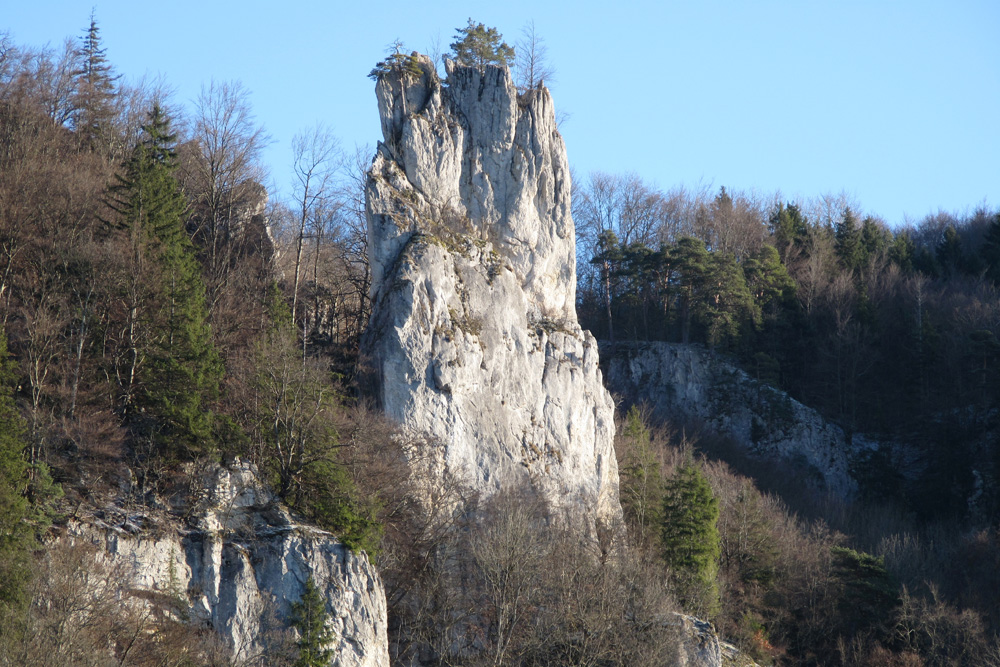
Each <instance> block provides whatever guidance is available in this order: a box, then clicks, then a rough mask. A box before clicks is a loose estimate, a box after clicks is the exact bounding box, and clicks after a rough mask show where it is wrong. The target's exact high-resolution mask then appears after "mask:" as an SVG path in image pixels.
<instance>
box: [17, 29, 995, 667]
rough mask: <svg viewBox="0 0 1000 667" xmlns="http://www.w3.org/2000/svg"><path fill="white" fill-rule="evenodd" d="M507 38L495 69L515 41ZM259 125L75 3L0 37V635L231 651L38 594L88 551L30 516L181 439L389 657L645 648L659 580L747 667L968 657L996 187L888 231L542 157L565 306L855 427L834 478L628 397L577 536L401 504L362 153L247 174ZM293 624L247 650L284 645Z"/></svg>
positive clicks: (658, 644)
mask: <svg viewBox="0 0 1000 667" xmlns="http://www.w3.org/2000/svg"><path fill="white" fill-rule="evenodd" d="M463 34H464V36H465V37H466V38H477V39H483V40H486V41H487V42H489V40H494V41H495V40H498V39H499V36H498V35H496V34H495V31H493V32H489V31H486V30H485V28H484V27H483V26H482V25H481V24H480V25H478V26H477V25H475V24H473V23H472V22H471V21H470V23H469V26H468V27H467V28H463V29H462V30H460V31H459V35H460V36H462V35H463ZM456 44H457V45H458V47H463V45H464V46H470V45H471V46H475V42H474V41H473V42H471V43H470V42H467V41H465V40H460V41H459V42H457V43H456ZM502 46H503V47H506V48H507V49H509V51H502V55H503V60H504V61H506V60H507V59H512V58H514V49H512V48H510V47H507V45H506V44H503V45H502ZM452 47H453V48H454V49H455V54H454V56H455V57H456V58H459V59H460V60H461V59H462V58H463V57H467V58H471V57H472V56H470V55H468V54H464V55H463V51H462V48H456V45H452ZM527 47H530V49H522V52H523V51H524V50H530V52H531V53H532V54H534V55H538V56H540V54H542V53H543V51H542V49H541V48H540V47H541V42H540V40H539V39H538V38H537V37H536V36H534V34H533V33H532V34H531V35H530V39H529V40H528V42H527ZM519 48H521V45H519ZM401 54H402V51H401V49H400V48H399V47H397V49H396V51H395V53H394V54H391V55H390V57H389V58H388V59H387V60H386V61H385V63H380V66H382V72H381V73H382V74H385V73H392V72H393V71H394V70H393V67H394V65H399V66H406V65H407V63H408V62H409V61H407V59H406V58H405V56H401ZM494 55H495V53H494ZM470 64H478V63H470ZM512 64H514V63H513V61H512ZM517 65H518V81H519V82H521V83H522V84H523V86H524V87H526V88H530V87H531V86H534V85H535V82H536V81H540V80H541V79H542V73H545V74H548V73H549V71H550V70H549V68H548V65H547V63H544V62H543V61H542V60H541V59H540V58H535V57H532V58H529V59H528V60H527V61H526V62H521V61H518V63H517ZM363 74H364V73H359V75H363ZM373 75H374V77H375V78H377V77H378V76H379V75H380V70H379V68H378V67H377V68H376V70H375V71H374V72H373ZM373 113H374V112H373ZM265 141H266V132H265V129H264V127H263V125H261V124H260V123H258V121H257V120H256V118H255V117H254V114H253V110H252V108H251V106H250V104H249V101H248V91H247V90H245V89H244V88H242V87H241V86H240V85H238V84H232V83H219V82H213V83H211V84H207V85H206V86H205V87H204V88H203V89H202V93H201V95H200V96H199V97H198V99H197V100H195V102H194V104H193V106H192V108H191V110H190V111H189V112H188V113H187V114H185V113H182V111H181V108H180V107H179V106H178V105H176V104H175V103H174V102H173V101H172V100H171V98H170V95H169V94H168V89H167V88H166V86H165V85H163V84H158V83H150V82H148V81H138V82H131V81H126V80H124V79H123V78H122V77H120V76H119V75H118V74H117V73H116V71H115V68H114V65H113V61H112V60H111V59H110V58H109V57H108V54H106V51H105V49H104V48H103V46H102V43H101V36H100V29H99V25H98V23H97V22H96V21H94V20H92V21H91V23H90V25H89V26H88V27H87V29H86V30H84V31H83V33H82V35H81V36H79V37H77V38H73V39H70V40H68V41H67V42H66V44H65V47H64V48H62V49H36V48H31V47H29V46H24V45H19V44H16V43H14V42H13V40H12V39H10V38H9V37H7V36H5V35H3V34H0V325H2V329H3V336H2V337H0V664H22V665H28V664H30V665H48V664H60V665H104V664H137V665H165V664H205V665H209V664H211V665H222V664H248V663H237V662H236V661H235V660H234V659H232V658H231V657H226V656H225V655H224V651H222V650H221V649H219V647H217V646H215V645H214V644H213V643H212V638H211V637H207V636H205V633H204V632H202V631H201V630H200V629H197V628H194V629H192V628H189V627H188V626H186V625H185V624H184V623H183V619H182V618H181V616H180V615H166V616H163V617H161V618H157V619H155V620H149V619H137V618H133V617H130V616H128V613H127V611H126V609H125V608H124V607H122V606H120V605H118V604H117V603H116V602H115V599H114V598H113V596H112V597H108V596H107V595H104V597H102V596H101V595H96V594H95V596H93V597H89V598H88V597H86V596H85V595H82V594H81V595H80V596H79V597H72V596H69V597H70V598H72V600H76V601H77V603H78V606H77V607H74V608H69V605H66V606H64V605H61V604H59V603H58V601H59V600H62V599H67V591H70V590H74V589H79V588H80V587H79V585H78V583H79V582H81V581H92V580H93V579H92V577H97V576H105V575H102V574H101V572H102V571H101V570H100V567H99V566H98V565H97V564H96V561H95V560H94V559H93V555H92V554H90V555H88V554H86V553H77V554H71V553H68V552H66V551H65V550H62V551H60V550H59V549H56V548H54V547H53V548H49V547H51V545H53V544H55V542H53V538H54V537H55V536H57V535H58V534H59V532H60V527H61V526H63V525H65V523H66V522H67V521H70V520H73V519H75V518H76V517H77V516H78V515H79V514H80V513H81V512H85V511H88V510H87V508H95V507H102V506H105V505H107V504H109V503H112V502H114V503H119V504H125V505H128V506H134V507H145V508H149V509H150V510H156V509H163V507H164V503H163V499H164V498H168V497H171V496H172V495H176V494H180V493H183V492H184V490H185V489H186V486H185V485H186V483H187V481H186V479H185V474H184V471H185V470H186V469H187V468H185V466H189V465H191V464H192V462H194V463H195V464H197V463H198V462H204V461H230V460H232V459H234V458H236V457H240V458H242V459H244V460H248V461H250V462H252V463H253V464H255V465H256V466H257V467H258V469H259V470H260V471H261V473H262V475H263V476H264V477H265V478H266V479H267V481H268V483H269V484H270V485H271V486H272V487H273V488H274V489H275V491H276V492H277V493H278V494H279V496H280V497H281V498H282V499H283V500H284V501H285V502H286V503H287V504H288V505H289V506H290V507H291V508H293V509H294V510H295V511H296V512H297V513H299V514H300V515H302V516H304V517H306V518H307V519H308V520H310V521H312V522H314V523H316V524H318V525H320V526H322V527H324V528H327V529H329V530H331V531H333V532H335V533H336V534H337V535H338V536H340V538H341V539H342V541H344V543H345V544H347V545H348V546H350V547H351V548H352V549H356V550H361V549H363V550H365V551H366V552H367V553H368V554H369V556H370V557H371V558H372V559H373V560H374V561H375V562H376V564H377V565H378V567H379V569H380V572H381V573H382V576H383V577H384V578H385V580H386V582H387V585H386V588H387V591H388V596H389V609H390V631H391V632H392V633H393V647H394V648H393V650H394V652H395V655H396V656H397V657H398V658H399V660H400V662H403V661H405V660H407V659H411V658H413V657H415V656H416V657H419V658H420V659H421V660H424V661H425V662H428V663H434V664H459V663H461V664H466V665H471V664H487V663H489V664H524V665H529V664H574V665H576V664H579V665H583V664H593V665H611V664H633V665H635V664H649V665H653V664H664V660H665V658H664V656H666V655H668V654H669V651H668V649H669V646H668V645H669V643H670V642H671V641H672V636H671V635H670V633H669V632H667V631H665V630H663V628H662V624H661V625H651V624H649V623H645V622H640V620H641V619H650V618H660V617H661V616H662V614H665V613H667V612H668V611H672V610H679V609H683V610H685V611H688V612H691V613H696V614H699V615H701V616H703V617H707V618H709V619H710V620H712V621H713V622H714V623H715V624H716V625H717V627H718V628H719V630H720V632H721V633H722V634H723V635H724V636H726V637H727V638H729V639H730V640H731V641H733V642H735V643H737V644H738V645H739V647H740V648H741V649H742V650H744V651H745V652H746V653H747V654H749V655H750V656H752V657H753V658H754V659H755V660H757V661H758V662H759V663H761V664H817V665H819V664H822V665H888V664H895V665H913V666H916V665H968V664H980V665H988V664H1000V644H998V642H997V639H996V636H997V633H998V632H1000V612H998V609H997V607H996V602H995V592H996V591H998V590H1000V579H998V576H1000V575H998V574H997V573H998V572H1000V561H998V558H1000V556H998V554H1000V532H998V529H997V522H998V520H1000V486H998V481H1000V449H998V447H997V446H996V440H995V438H996V432H997V415H998V412H997V402H998V400H1000V382H998V381H997V379H996V378H995V377H994V375H997V373H996V370H997V368H998V364H1000V342H998V340H997V335H998V333H1000V300H998V293H997V284H998V283H1000V213H998V212H997V211H992V210H987V209H985V208H981V209H977V210H976V211H975V212H974V213H972V214H968V215H959V216H952V215H949V214H946V213H941V214H938V215H936V216H931V217H928V218H927V219H925V220H923V221H921V222H919V223H918V224H915V225H913V226H912V227H906V228H895V229H891V228H889V227H888V226H887V225H886V224H885V223H884V222H883V221H882V220H880V219H879V218H877V217H876V216H873V215H864V214H863V213H861V206H860V205H859V204H858V203H856V202H852V201H849V200H848V199H847V198H845V197H818V198H817V199H815V200H809V201H802V202H785V201H783V200H781V199H780V198H779V197H777V196H774V197H762V196H751V195H746V194H742V193H737V192H730V191H727V190H726V189H725V188H722V189H720V190H719V191H718V192H717V193H715V192H711V193H709V192H704V191H701V192H691V191H687V190H684V189H677V190H673V191H668V192H663V191H660V190H658V189H657V188H655V187H653V186H650V185H648V184H646V183H644V182H643V181H642V179H641V178H640V177H639V176H636V175H608V174H600V173H595V174H591V175H589V176H588V177H586V178H581V179H578V180H579V181H580V182H578V183H575V184H574V188H575V190H574V202H573V214H574V218H575V221H576V224H577V235H578V250H577V256H578V263H577V272H578V311H579V315H580V318H581V321H582V324H583V326H584V327H585V328H590V329H591V330H593V331H594V333H595V335H597V337H598V338H601V339H605V340H607V341H608V346H609V348H611V347H613V346H615V345H627V344H629V343H630V342H635V341H646V340H668V341H677V342H683V343H691V344H701V345H704V346H706V347H707V348H710V349H712V350H713V351H714V353H716V354H725V355H730V356H732V357H733V358H734V359H736V360H738V361H739V362H740V363H742V364H743V366H744V367H745V368H747V370H748V372H750V373H751V374H752V375H754V376H755V377H757V378H758V379H759V380H761V381H764V382H768V383H771V384H773V385H774V386H776V387H780V388H781V389H784V390H786V391H788V392H789V393H790V394H791V395H792V396H794V397H796V398H798V399H799V400H801V401H802V402H804V403H806V404H808V405H811V406H814V407H816V408H817V409H819V410H821V411H822V412H823V413H824V415H826V416H827V417H828V418H829V419H831V420H833V421H835V422H836V423H838V424H839V425H841V426H842V427H843V428H844V429H846V430H847V431H848V432H859V433H860V432H863V433H866V434H868V435H869V436H871V437H875V438H877V439H879V440H881V441H883V442H885V443H886V446H885V447H884V448H883V449H882V450H880V451H879V452H878V454H877V455H873V456H872V459H871V460H870V461H868V462H866V463H865V465H863V466H859V469H858V470H856V471H854V472H855V475H856V477H857V478H858V480H859V482H860V486H861V492H860V495H861V497H860V498H859V499H858V500H857V501H856V502H855V503H853V504H852V505H849V506H847V505H844V504H842V503H838V502H834V501H830V500H829V499H825V498H817V497H814V496H813V495H811V494H810V493H809V492H808V491H807V490H804V489H801V488H796V487H794V486H793V485H792V484H791V483H789V482H788V480H787V479H785V480H783V479H782V474H781V471H780V470H778V471H774V470H770V471H767V470H762V469H761V468H760V466H756V467H755V463H754V462H753V461H751V460H749V459H746V457H742V456H740V454H739V453H738V452H735V451H733V448H732V446H731V444H730V443H726V442H724V441H721V440H720V439H719V438H717V437H715V436H713V435H712V434H710V433H699V432H698V431H697V429H696V428H695V427H694V426H693V425H682V424H669V423H665V422H664V421H663V420H662V419H658V418H656V417H655V416H653V415H648V414H644V413H643V411H642V410H641V408H639V407H635V408H634V409H632V410H630V411H624V413H623V414H622V415H621V425H620V427H619V436H618V439H617V442H616V448H617V454H618V458H619V462H620V469H621V475H622V491H621V496H622V504H623V508H624V510H625V515H626V519H627V522H628V526H627V530H626V536H625V537H624V538H622V539H612V537H610V536H607V535H604V536H601V540H600V545H599V547H596V548H594V549H590V550H588V549H587V548H583V547H581V545H580V544H579V542H578V540H576V538H574V537H573V536H572V535H569V534H563V533H562V532H560V531H559V530H556V529H555V528H552V527H551V526H550V527H548V528H541V527H540V526H545V525H546V524H545V522H544V521H540V520H536V519H537V518H538V517H539V516H540V515H542V514H544V508H539V507H537V506H536V505H535V504H533V503H532V501H531V499H530V498H520V497H519V498H506V497H503V496H501V497H498V498H494V499H491V500H490V501H489V502H488V503H484V504H482V505H481V506H477V505H476V502H477V501H476V499H475V498H474V497H471V496H467V495H466V494H465V491H464V490H462V489H459V488H447V489H441V491H440V493H441V494H442V495H449V496H451V497H460V498H461V502H462V503H464V504H465V506H466V507H468V508H470V509H469V512H467V513H465V514H463V515H460V516H454V515H449V516H426V515H425V514H424V513H422V509H421V506H420V505H419V504H417V503H414V502H413V501H412V498H411V494H410V488H411V487H410V485H412V484H414V483H415V482H414V481H413V480H412V479H410V472H409V470H410V468H409V467H408V466H407V465H406V464H405V461H404V457H403V455H402V451H403V448H404V444H403V443H401V442H400V440H399V438H398V437H396V434H395V432H394V429H393V426H392V425H391V424H388V423H386V422H385V421H384V420H383V419H382V418H381V417H380V416H379V415H378V411H377V409H375V408H373V407H371V406H370V405H369V404H368V402H367V401H366V398H365V392H364V386H363V384H364V383H363V382H362V381H361V378H363V377H364V359H363V358H362V357H361V355H360V352H359V346H360V340H361V337H362V334H363V332H364V331H365V328H366V325H367V320H368V315H369V306H370V304H369V302H368V298H369V285H370V280H371V277H370V273H369V270H368V265H367V260H366V243H367V239H366V223H365V213H364V182H365V174H364V172H365V169H366V167H367V164H366V163H367V161H368V159H369V158H370V156H368V155H364V154H359V155H350V154H347V153H346V152H345V151H344V150H343V149H342V148H341V147H340V145H339V143H338V141H337V139H336V138H335V137H334V136H333V135H332V134H331V132H330V131H329V130H328V129H327V128H325V127H323V126H318V127H315V128H310V129H307V130H304V131H303V132H301V133H300V134H299V135H298V137H297V138H296V140H295V141H294V142H293V146H292V155H291V156H290V157H291V159H292V161H293V163H294V176H295V181H294V183H292V184H290V185H291V188H292V192H293V195H292V196H290V197H289V198H288V200H287V201H269V199H268V193H267V192H266V190H265V188H264V187H263V185H262V183H264V181H265V180H266V179H265V173H266V170H267V166H266V165H265V164H263V163H262V160H261V152H262V148H263V146H264V143H265ZM623 407H625V406H623ZM768 473H770V474H768ZM473 507H475V508H476V511H475V512H473V511H472V509H471V508H473ZM692 510H694V511H692ZM472 517H476V520H475V522H473V520H472ZM463 522H464V523H463ZM686 522H687V523H686ZM500 545H502V546H503V548H502V549H501V548H500ZM47 552H48V553H47ZM442 553H448V554H451V555H452V556H451V557H449V558H448V559H442V558H441V554H442ZM456 554H459V555H457V556H456ZM88 559H89V560H88ZM105 574H106V575H107V576H109V577H110V576H111V574H109V573H105ZM88 577H91V579H88ZM74 582H77V583H74ZM470 582H472V583H470ZM497 582H502V584H503V585H500V584H498V583H497ZM101 590H103V591H107V590H109V589H108V588H107V587H105V588H103V589H101ZM77 592H79V591H77ZM302 604H306V603H305V602H303V603H302ZM460 609H464V610H468V609H479V610H483V609H486V610H492V612H491V613H475V614H473V613H471V612H464V613H465V614H466V615H465V616H464V617H460V616H459V614H458V612H457V611H456V610H460ZM150 624H152V625H150ZM463 624H464V626H463V627H469V626H473V625H475V626H476V630H477V631H476V632H471V631H469V633H468V634H469V639H468V645H467V646H465V647H461V646H460V647H459V648H457V649H456V646H455V641H454V636H453V635H449V634H448V631H446V630H443V628H453V627H456V626H460V625H463ZM476 624H479V625H476ZM151 627H154V628H155V633H152V634H151V633H150V632H149V629H150V628H151ZM154 634H155V636H156V639H155V640H153V639H151V638H150V637H152V636H153V635H154ZM581 637H582V638H585V640H584V639H581ZM276 641H277V640H276ZM473 645H474V646H475V647H476V648H477V650H478V651H479V653H478V654H476V655H475V656H471V657H470V655H471V654H470V653H469V652H468V651H467V650H463V649H467V648H468V647H469V646H473ZM301 648H302V647H301V646H300V649H301ZM305 653H306V652H305V651H304V649H303V651H302V653H301V655H299V658H301V656H302V655H305ZM289 655H291V656H292V657H289ZM295 655H296V654H295V652H294V651H292V653H291V654H287V653H280V655H279V654H278V653H276V654H275V655H273V656H265V658H266V659H267V660H268V663H267V664H293V663H294V664H312V663H306V662H302V661H301V660H298V661H297V662H296V660H297V658H295V657H294V656H295ZM282 660H284V662H282Z"/></svg>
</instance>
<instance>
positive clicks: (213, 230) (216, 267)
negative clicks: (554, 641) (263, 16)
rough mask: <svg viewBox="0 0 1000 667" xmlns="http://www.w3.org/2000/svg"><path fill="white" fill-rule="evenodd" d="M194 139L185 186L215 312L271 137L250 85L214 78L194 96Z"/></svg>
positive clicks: (261, 176)
mask: <svg viewBox="0 0 1000 667" xmlns="http://www.w3.org/2000/svg"><path fill="white" fill-rule="evenodd" d="M192 141H193V148H194V154H193V155H190V154H189V155H187V157H188V158H189V159H188V160H186V161H185V164H183V168H184V186H185V190H186V192H187V194H188V196H189V197H190V198H192V199H193V200H194V203H195V210H194V215H193V220H194V223H195V234H194V240H195V243H196V244H197V245H198V247H199V248H200V251H201V253H202V255H203V258H204V260H203V263H204V265H205V268H206V274H207V276H206V288H207V291H208V303H209V311H210V313H211V314H212V315H213V317H214V315H215V311H216V307H217V305H218V302H219V300H220V299H221V297H222V295H223V292H224V290H225V289H226V287H227V285H228V284H229V282H230V280H231V273H232V269H233V260H234V256H235V255H236V252H237V242H238V241H239V236H240V234H241V232H242V231H243V229H242V228H243V227H244V226H245V224H246V223H247V221H248V219H249V218H250V217H251V216H252V215H253V214H254V213H255V211H254V210H253V209H254V207H255V206H256V205H258V204H259V203H260V200H261V193H262V186H261V183H263V181H264V176H265V173H264V167H263V165H262V164H261V152H262V151H263V150H264V147H265V146H266V145H267V143H268V141H269V138H268V136H267V134H265V132H264V128H263V127H262V126H261V125H258V124H257V122H256V119H255V118H254V115H253V111H252V108H251V105H250V91H248V90H247V89H246V88H244V87H243V85H242V84H240V83H238V82H222V83H220V82H216V81H213V82H212V83H211V84H209V85H208V87H203V88H202V90H201V94H200V95H199V96H198V99H197V100H196V102H195V119H194V132H193V136H192ZM181 156H182V158H183V157H185V155H184V153H183V152H182V155H181Z"/></svg>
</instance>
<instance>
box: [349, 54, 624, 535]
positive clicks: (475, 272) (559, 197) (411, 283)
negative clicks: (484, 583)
mask: <svg viewBox="0 0 1000 667" xmlns="http://www.w3.org/2000/svg"><path fill="white" fill-rule="evenodd" d="M419 59H420V60H419V62H420V65H421V68H422V70H423V74H422V75H421V76H419V77H415V76H410V77H405V76H403V75H398V74H392V75H387V76H383V77H381V79H380V80H379V82H378V84H377V87H376V95H377V97H378V103H379V112H380V114H381V119H382V131H383V135H384V141H383V142H381V143H380V144H379V147H378V152H377V155H376V156H375V159H374V161H373V163H372V167H371V170H370V172H369V175H368V181H367V188H366V210H367V217H368V235H369V257H370V261H371V267H372V277H373V284H372V304H373V305H372V319H371V325H370V328H369V332H368V334H367V336H366V342H365V347H366V350H367V352H368V353H369V354H370V355H371V361H372V364H373V370H374V373H375V380H376V382H377V387H378V394H379V397H380V400H381V403H382V406H383V408H384V409H385V411H386V413H387V414H388V415H389V416H391V417H392V418H394V419H395V420H396V421H397V422H399V424H401V425H402V427H403V428H404V430H405V431H406V432H408V433H409V434H411V435H413V436H416V437H418V438H421V439H422V440H423V442H424V443H425V444H424V445H423V446H422V447H423V450H422V451H421V452H419V455H420V457H421V458H422V459H426V458H430V459H432V460H433V462H434V463H435V466H436V469H437V470H438V473H440V474H444V473H445V472H447V473H448V474H451V475H453V476H455V477H456V478H457V479H459V480H460V481H462V482H464V483H465V484H467V485H468V486H470V487H471V488H473V489H474V490H476V491H478V492H480V494H482V495H484V496H489V495H490V494H492V493H495V492H496V491H498V490H500V489H502V488H521V487H525V488H530V489H533V490H535V491H537V492H538V493H540V494H541V496H542V497H543V498H544V499H545V500H547V501H548V502H549V503H550V504H551V505H552V506H553V507H554V509H556V510H557V511H559V510H561V511H563V512H564V513H566V514H568V515H570V516H573V517H574V518H575V519H579V518H584V519H585V520H586V523H588V524H589V525H590V526H591V527H593V526H594V525H595V524H596V523H597V522H607V523H617V522H618V520H619V518H620V514H621V509H620V505H619V503H618V470H617V463H616V460H615V455H614V451H613V443H612V441H613V437H614V405H613V404H612V401H611V398H610V395H609V394H608V392H607V391H606V390H605V389H604V387H603V384H602V378H601V372H600V370H599V368H598V349H597V345H596V343H595V341H594V338H593V336H591V335H590V333H589V332H585V331H583V330H581V328H580V326H579V324H578V322H577V319H576V310H575V300H576V278H575V276H576V270H575V235H574V227H573V220H572V216H571V212H570V180H569V178H570V177H569V167H568V163H567V160H566V150H565V146H564V144H563V141H562V138H561V136H560V135H559V132H558V130H557V128H556V123H555V114H554V111H553V105H552V99H551V97H550V96H549V93H548V91H547V90H545V89H540V90H533V91H529V92H527V93H524V94H521V95H519V94H518V91H517V90H516V88H515V87H514V84H513V82H512V80H511V76H510V73H509V71H508V70H507V69H506V68H504V67H493V66H487V67H485V68H484V69H483V70H479V69H477V68H471V67H457V66H454V65H452V64H451V63H449V64H448V70H449V76H448V79H447V82H446V83H442V82H441V81H439V80H438V78H437V76H436V74H435V72H434V68H433V67H432V65H431V63H430V61H429V60H428V59H426V58H424V57H422V56H420V57H419Z"/></svg>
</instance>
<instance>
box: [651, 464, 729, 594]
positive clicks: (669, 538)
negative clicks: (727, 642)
mask: <svg viewBox="0 0 1000 667" xmlns="http://www.w3.org/2000/svg"><path fill="white" fill-rule="evenodd" d="M663 488H664V493H663V514H662V531H661V537H662V549H663V558H664V560H665V561H666V562H667V565H668V566H669V567H670V568H671V569H672V570H673V571H674V572H675V574H676V575H677V577H678V579H679V581H680V586H679V588H680V593H681V597H682V601H683V602H685V603H686V604H687V605H688V606H689V607H692V608H695V607H697V608H699V610H700V611H702V612H707V613H714V612H715V611H717V605H718V598H719V594H718V584H717V582H716V574H717V572H718V560H719V553H720V546H719V529H718V525H717V523H718V520H719V501H718V500H716V498H715V495H714V494H713V493H712V487H711V486H709V484H708V480H707V479H706V478H705V476H704V475H703V474H702V472H701V470H700V469H699V468H698V466H697V465H695V463H694V462H693V461H690V460H688V461H687V462H685V463H684V464H683V465H681V466H680V467H679V468H677V470H676V471H675V472H674V474H673V475H672V476H671V477H670V478H669V479H667V481H666V482H665V483H664V487H663Z"/></svg>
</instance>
